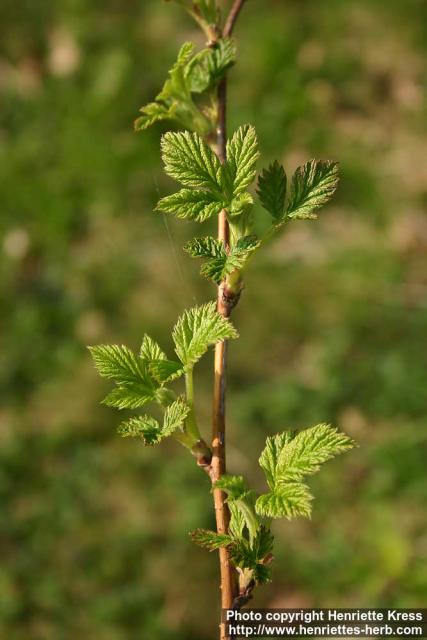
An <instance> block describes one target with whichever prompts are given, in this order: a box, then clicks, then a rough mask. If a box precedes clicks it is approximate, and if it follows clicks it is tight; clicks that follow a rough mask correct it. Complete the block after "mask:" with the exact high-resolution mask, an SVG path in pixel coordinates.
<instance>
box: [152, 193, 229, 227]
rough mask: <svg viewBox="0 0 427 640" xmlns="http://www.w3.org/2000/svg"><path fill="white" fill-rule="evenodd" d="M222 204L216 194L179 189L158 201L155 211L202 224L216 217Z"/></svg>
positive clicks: (222, 206)
mask: <svg viewBox="0 0 427 640" xmlns="http://www.w3.org/2000/svg"><path fill="white" fill-rule="evenodd" d="M223 208H224V203H223V202H222V201H221V200H218V196H217V195H216V194H212V193H211V192H209V191H199V190H194V189H181V190H180V191H178V192H177V193H172V194H171V195H169V196H166V197H165V198H162V199H161V200H159V202H158V204H157V207H156V209H157V210H158V211H163V212H164V213H172V214H173V215H175V216H177V217H178V218H188V219H189V220H195V221H196V222H204V221H205V220H207V219H208V218H211V217H212V216H214V215H218V214H219V213H220V212H221V211H222V209H223Z"/></svg>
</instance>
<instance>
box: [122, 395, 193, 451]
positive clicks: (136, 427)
mask: <svg viewBox="0 0 427 640" xmlns="http://www.w3.org/2000/svg"><path fill="white" fill-rule="evenodd" d="M189 411H190V407H189V406H188V405H187V404H186V403H185V402H184V401H183V400H182V399H181V398H178V399H177V400H175V402H173V403H172V404H171V405H170V406H169V407H167V409H166V411H165V415H164V419H163V425H160V424H159V422H158V421H157V420H156V419H155V418H153V417H152V416H138V417H132V418H129V419H128V420H125V421H124V422H122V424H121V425H120V426H119V428H118V433H119V434H120V435H121V436H123V437H139V438H142V440H143V441H144V444H146V445H149V446H151V445H153V444H157V443H159V442H160V441H161V440H163V439H164V438H167V437H168V436H170V435H172V434H173V433H174V432H175V431H176V430H177V429H179V428H180V427H181V426H182V425H183V423H184V420H185V419H186V417H187V415H188V413H189Z"/></svg>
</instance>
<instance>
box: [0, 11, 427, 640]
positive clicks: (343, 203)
mask: <svg viewBox="0 0 427 640" xmlns="http://www.w3.org/2000/svg"><path fill="white" fill-rule="evenodd" d="M264 4H265V3H261V2H250V3H248V5H247V7H246V8H245V11H244V13H243V14H242V18H241V22H240V24H239V27H238V32H237V39H238V45H239V56H240V57H239V62H238V65H237V66H236V68H235V69H234V70H233V72H232V81H231V87H230V121H231V122H230V130H232V129H233V128H235V127H236V126H237V125H238V124H241V123H244V122H252V123H253V124H254V125H255V126H256V128H257V130H258V133H259V136H260V143H261V149H262V150H263V151H264V162H265V164H267V161H269V160H270V159H273V158H274V157H277V158H279V159H280V160H281V161H283V162H284V164H285V167H286V169H287V170H288V171H291V170H293V169H294V168H295V167H296V166H297V165H298V164H301V163H302V162H304V161H306V160H308V159H309V158H310V157H312V156H316V157H320V158H331V159H337V160H339V161H340V164H341V176H342V179H341V186H340V189H339V194H338V197H337V198H336V199H335V200H334V204H333V205H332V206H330V207H329V208H328V210H326V211H324V212H322V215H321V219H320V220H319V221H318V222H315V223H310V222H298V223H294V224H293V225H292V226H291V227H289V230H288V233H287V234H286V235H284V236H283V237H281V238H280V239H278V240H277V241H276V242H274V243H272V244H271V245H270V246H269V250H268V251H265V252H264V255H263V256H262V258H261V259H259V260H258V263H257V264H256V265H255V268H252V270H251V273H250V275H249V277H248V281H247V288H246V290H245V292H244V295H243V297H242V300H241V303H240V305H239V307H238V309H237V310H236V314H235V322H236V324H237V326H238V328H239V330H240V333H241V340H240V341H238V342H236V344H233V345H232V347H231V365H230V372H229V382H230V396H229V409H228V416H229V433H230V436H229V443H230V451H229V456H228V461H229V468H230V470H231V471H232V472H233V473H245V474H248V475H249V476H250V479H251V481H252V482H253V483H254V484H255V486H257V483H258V486H259V487H260V488H261V486H260V483H261V476H260V474H259V471H257V470H255V464H254V456H255V455H256V454H257V452H258V451H261V448H262V445H263V442H264V440H265V437H266V435H267V434H271V433H274V432H276V431H279V430H283V429H285V428H288V427H297V428H299V427H305V426H309V425H310V424H313V423H315V422H323V421H324V422H332V423H334V424H337V425H340V426H341V427H342V428H343V429H345V430H346V431H347V432H348V433H349V434H350V435H351V436H353V437H354V438H355V439H356V440H357V441H358V442H359V444H360V448H359V449H358V450H357V451H356V452H352V453H350V454H348V455H347V456H346V457H345V458H341V459H339V460H337V461H336V462H333V463H331V464H330V465H329V468H328V469H326V470H325V471H324V474H323V475H321V476H319V478H316V480H315V484H316V486H315V487H314V493H315V494H316V495H317V496H318V498H317V500H316V504H315V509H314V516H313V519H312V521H310V522H305V521H296V522H294V523H291V524H284V525H278V526H277V527H276V529H275V533H276V538H277V543H276V551H277V558H276V563H275V568H274V576H273V577H274V581H273V583H272V584H271V585H269V586H267V587H263V589H262V590H260V591H259V592H258V594H257V600H256V604H257V605H258V606H262V605H269V606H273V607H274V606H304V605H306V606H312V605H313V606H327V605H341V606H356V605H357V606H359V605H360V606H375V605H377V606H378V605H384V606H385V605H393V606H420V605H422V604H423V603H424V604H425V596H426V592H427V569H426V566H427V565H426V562H425V559H426V558H425V556H426V549H427V537H426V526H425V525H426V520H425V505H426V502H427V488H426V482H425V465H426V453H427V442H426V440H427V434H426V426H427V420H426V396H425V390H426V388H427V366H426V359H425V350H424V345H425V328H426V326H427V259H426V249H427V221H426V217H425V207H426V203H427V190H426V184H427V174H426V163H425V158H426V155H427V137H426V135H425V134H426V131H425V122H426V115H427V108H426V107H427V102H426V95H425V93H424V91H423V87H424V86H425V82H426V76H427V65H426V43H427V8H426V4H425V2H423V1H422V0H407V1H406V2H405V3H402V2H399V1H398V0H389V2H381V1H380V0H348V1H347V2H340V1H339V0H331V1H330V2H327V3H322V2H316V1H315V0H304V2H301V1H296V0H288V1H286V2H282V1H279V0H276V1H274V0H271V2H270V3H269V8H268V10H267V11H266V10H265V7H264ZM184 39H193V40H194V41H195V42H197V43H198V44H202V41H201V39H200V36H199V34H198V33H197V32H196V31H195V30H194V29H193V25H192V24H191V22H190V21H189V19H188V17H186V16H185V15H183V12H182V11H180V9H179V7H176V6H173V5H171V4H164V3H162V2H160V1H159V0H144V2H140V1H138V2H137V1H136V0H128V2H126V3H125V2H120V1H119V0H104V1H103V2H102V3H101V2H100V1H99V0H94V1H93V2H90V3H87V2H82V1H81V0H75V1H74V2H70V1H69V0H58V1H57V2H55V3H47V2H37V3H36V2H30V1H29V0H25V1H24V2H21V3H16V2H12V1H11V0H3V2H2V3H1V7H0V93H1V102H2V109H1V114H0V154H1V163H0V184H1V189H0V205H1V217H0V233H1V250H0V269H1V300H2V323H1V328H2V333H1V338H0V354H1V355H0V387H1V397H2V402H1V408H0V429H1V430H0V506H1V520H0V548H1V562H0V637H1V638H7V639H8V640H24V639H25V640H29V639H31V640H61V639H64V640H69V639H70V640H71V638H75V637H76V636H78V637H80V638H82V639H86V638H87V639H89V638H97V639H99V640H119V639H122V638H129V639H130V638H135V639H136V638H146V637H150V638H156V640H162V639H163V638H165V639H166V638H171V637H173V638H175V639H176V640H196V639H197V640H204V639H207V638H211V637H213V635H214V634H215V628H216V624H217V616H216V614H217V606H218V603H217V596H218V591H217V565H216V559H215V557H214V556H213V555H209V554H205V553H204V552H203V551H201V550H200V549H198V548H197V547H195V546H193V545H192V544H191V542H190V540H189V538H188V535H187V532H188V531H189V530H190V529H195V528H197V527H207V528H209V527H212V525H213V515H212V505H211V501H210V498H209V493H208V491H209V487H208V483H207V479H206V478H204V476H203V475H202V474H201V472H200V471H199V470H198V469H197V468H195V465H194V463H193V461H192V460H191V459H190V458H189V456H187V455H184V453H183V451H181V450H180V449H179V448H178V445H174V444H173V443H171V444H169V443H167V444H165V445H164V446H162V447H159V448H158V449H157V450H153V451H151V450H144V449H143V447H142V446H141V447H138V445H137V444H136V443H135V442H132V441H127V440H121V439H120V438H118V437H117V436H116V434H115V430H114V429H115V425H116V424H117V422H118V416H117V413H116V412H114V411H112V410H110V409H107V408H105V407H101V406H99V400H100V399H101V398H102V397H103V395H105V392H106V385H104V384H103V383H102V382H101V381H100V380H99V379H98V377H97V375H96V372H95V371H94V369H93V368H92V364H91V362H90V359H89V354H88V352H87V351H86V349H85V345H86V344H88V343H89V344H94V343H99V342H112V341H117V342H120V343H122V342H127V343H128V344H129V346H131V347H133V348H136V347H137V346H138V343H139V341H140V340H141V337H142V334H143V332H144V331H148V332H149V333H151V334H152V335H153V336H154V337H156V338H158V339H159V340H163V341H164V340H165V339H166V340H167V335H168V332H169V328H170V326H171V324H172V323H173V321H174V319H175V318H176V317H177V316H178V315H179V313H181V312H182V310H183V308H184V307H186V306H189V305H191V304H193V303H194V301H197V302H203V301H206V300H207V299H209V298H210V297H212V295H213V289H212V287H211V286H210V285H209V284H208V283H204V282H202V281H201V279H200V278H199V276H198V266H197V265H196V264H195V263H193V262H191V261H190V259H189V258H188V256H186V255H185V254H184V253H183V252H182V250H181V247H182V246H183V244H184V242H185V241H186V240H188V238H190V237H191V236H192V235H194V233H195V232H196V229H195V227H194V226H193V225H191V224H183V223H180V222H176V221H174V220H172V219H168V220H166V219H165V218H163V217H162V216H161V215H159V214H153V213H152V210H153V206H154V204H155V203H156V201H157V199H158V198H159V196H160V195H162V196H163V195H166V194H167V193H169V192H170V190H171V183H170V181H169V180H168V179H167V178H165V176H164V175H162V172H161V166H160V158H159V136H160V133H161V131H162V130H163V129H162V128H161V127H160V126H159V127H157V128H156V127H154V128H153V129H152V130H150V131H149V132H147V133H144V134H140V135H136V134H134V133H133V131H132V122H133V120H134V118H135V117H136V116H137V113H138V109H139V107H140V106H141V105H142V104H145V103H146V102H148V101H149V100H150V99H151V98H152V97H153V96H154V95H155V94H156V93H157V92H158V90H159V89H160V87H161V85H162V83H163V80H164V76H165V72H166V70H167V69H168V68H169V66H170V64H171V62H172V61H173V60H174V58H175V55H176V51H177V49H178V47H179V45H180V44H181V42H182V41H183V40H184ZM259 216H260V218H261V217H262V214H261V211H259ZM259 224H260V225H261V224H262V220H260V222H259ZM206 226H207V227H209V224H207V225H206ZM206 230H207V229H206ZM197 232H200V227H197ZM200 375H201V380H200V382H199V396H198V410H199V413H200V416H201V417H202V419H203V423H204V424H205V428H206V430H208V429H209V412H210V404H211V399H210V385H211V382H212V376H211V367H210V364H209V362H206V363H204V365H202V366H201V369H200ZM171 479H173V482H171Z"/></svg>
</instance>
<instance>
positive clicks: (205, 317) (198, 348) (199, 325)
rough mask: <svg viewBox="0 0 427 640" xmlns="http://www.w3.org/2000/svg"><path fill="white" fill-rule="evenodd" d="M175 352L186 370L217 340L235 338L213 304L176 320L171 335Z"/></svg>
mask: <svg viewBox="0 0 427 640" xmlns="http://www.w3.org/2000/svg"><path fill="white" fill-rule="evenodd" d="M172 337H173V340H174V343H175V351H176V354H177V356H178V358H179V359H180V360H181V362H182V363H183V365H184V367H185V368H186V369H191V368H192V367H193V366H194V364H195V363H196V362H197V361H198V360H199V359H200V358H201V357H202V356H203V354H204V353H206V351H207V350H208V348H209V347H210V346H211V345H213V344H215V343H216V342H218V341H219V340H226V339H229V338H237V337H238V334H237V331H236V330H235V328H234V327H233V325H232V324H231V322H230V321H229V320H227V319H226V318H223V317H222V316H221V315H220V314H219V313H218V312H217V310H216V307H215V303H214V302H208V303H207V304H204V305H202V306H199V307H194V308H193V309H190V310H188V311H185V313H184V314H183V315H182V316H181V317H180V318H179V319H178V322H177V323H176V325H175V327H174V330H173V334H172Z"/></svg>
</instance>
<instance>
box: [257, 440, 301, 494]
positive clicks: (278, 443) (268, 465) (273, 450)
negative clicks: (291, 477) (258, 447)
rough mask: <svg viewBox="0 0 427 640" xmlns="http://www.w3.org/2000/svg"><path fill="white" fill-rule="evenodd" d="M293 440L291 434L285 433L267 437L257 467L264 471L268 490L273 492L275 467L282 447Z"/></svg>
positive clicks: (275, 476)
mask: <svg viewBox="0 0 427 640" xmlns="http://www.w3.org/2000/svg"><path fill="white" fill-rule="evenodd" d="M292 438H293V433H292V432H290V431H285V432H284V433H278V434H276V435H274V436H268V438H267V440H266V443H265V448H264V450H263V451H262V453H261V456H260V458H259V465H260V467H261V468H262V469H263V470H264V473H265V476H266V478H267V482H268V485H269V487H270V489H272V490H274V488H275V486H276V478H277V476H278V471H277V465H278V461H279V457H280V454H281V453H282V451H283V449H284V447H285V446H286V445H287V443H288V442H290V441H291V440H292Z"/></svg>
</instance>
